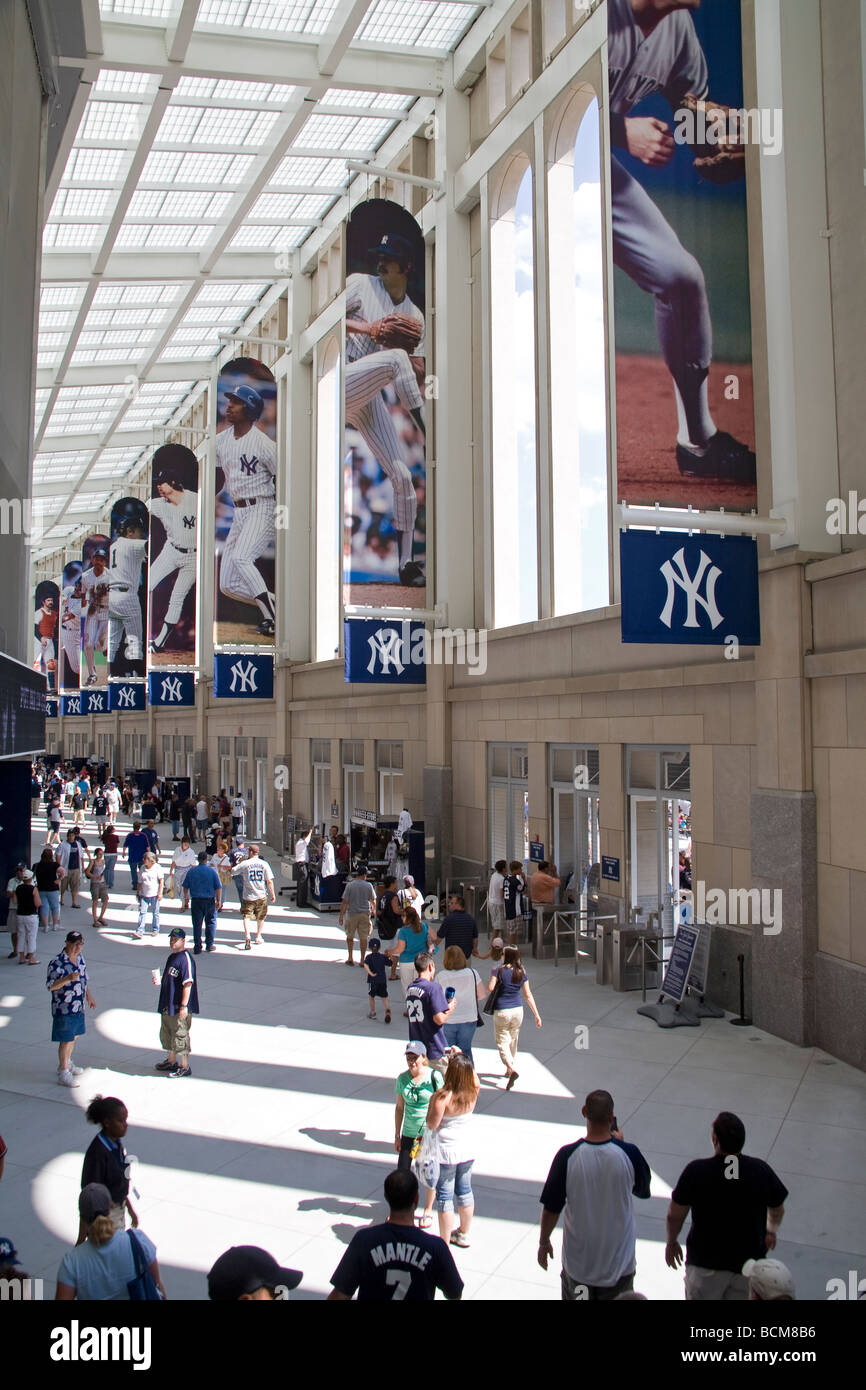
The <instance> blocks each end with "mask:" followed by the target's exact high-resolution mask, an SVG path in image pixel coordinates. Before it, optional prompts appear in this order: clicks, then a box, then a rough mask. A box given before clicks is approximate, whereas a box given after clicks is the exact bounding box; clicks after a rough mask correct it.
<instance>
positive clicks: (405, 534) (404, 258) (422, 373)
mask: <svg viewBox="0 0 866 1390" xmlns="http://www.w3.org/2000/svg"><path fill="white" fill-rule="evenodd" d="M426 300H427V296H426V289H425V251H424V240H423V237H422V235H421V228H420V227H419V225H418V223H417V222H416V220H415V218H414V217H413V216H412V215H411V213H409V212H407V211H406V209H405V208H403V207H401V206H400V205H399V203H393V202H390V201H388V200H386V199H383V198H373V199H371V200H369V201H368V202H364V203H359V205H358V206H357V207H356V208H355V210H354V212H353V213H352V216H351V217H350V218H349V222H348V225H347V227H346V361H345V367H344V370H343V383H344V388H343V389H344V400H345V422H346V423H345V447H344V450H343V456H344V474H343V476H344V497H343V505H344V528H343V597H344V602H346V603H362V604H386V605H388V606H389V607H397V608H424V607H426V603H427V594H426V586H427V578H426V549H427V547H426V535H427V512H426V505H425V498H426V436H427V399H428V395H432V394H433V392H432V382H433V378H432V377H431V378H429V384H430V389H429V390H428V377H427V362H426V357H427V343H426V320H425V315H426ZM319 438H320V441H321V438H322V433H321V430H319ZM334 467H335V469H336V468H337V467H338V463H337V460H336V459H335V460H334Z"/></svg>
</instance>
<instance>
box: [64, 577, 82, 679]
mask: <svg viewBox="0 0 866 1390" xmlns="http://www.w3.org/2000/svg"><path fill="white" fill-rule="evenodd" d="M83 592H84V590H83V589H82V587H81V561H80V560H70V561H69V564H67V565H64V566H63V582H62V588H61V592H60V689H61V691H62V693H63V694H69V695H71V694H74V693H75V692H76V691H78V690H79V689H80V688H81V598H82V594H83Z"/></svg>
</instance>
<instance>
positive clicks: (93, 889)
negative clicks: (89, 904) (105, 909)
mask: <svg viewBox="0 0 866 1390" xmlns="http://www.w3.org/2000/svg"><path fill="white" fill-rule="evenodd" d="M90 896H91V898H93V899H94V901H96V900H97V899H100V898H104V899H105V901H106V902H108V885H107V884H106V883H104V882H103V881H102V879H100V880H99V882H98V883H91V885H90Z"/></svg>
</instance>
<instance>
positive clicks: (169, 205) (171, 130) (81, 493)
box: [33, 0, 504, 558]
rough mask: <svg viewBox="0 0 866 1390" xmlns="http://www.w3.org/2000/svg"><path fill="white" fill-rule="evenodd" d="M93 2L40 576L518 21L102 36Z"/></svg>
mask: <svg viewBox="0 0 866 1390" xmlns="http://www.w3.org/2000/svg"><path fill="white" fill-rule="evenodd" d="M96 3H97V0H85V5H86V6H88V7H89V14H88V21H89V22H88V26H87V32H88V34H89V35H91V36H92V37H91V38H90V45H91V48H92V49H94V51H92V52H90V53H89V54H88V56H87V59H86V60H85V65H84V70H83V73H82V80H81V83H80V87H79V91H78V94H77V97H76V100H75V103H74V106H73V110H72V114H71V117H70V120H69V123H68V126H67V129H66V132H65V136H64V143H63V146H62V148H61V151H60V155H59V157H58V159H57V162H56V165H55V173H54V176H53V178H52V182H51V184H50V186H49V189H48V194H47V199H46V208H47V210H48V211H47V218H46V223H45V230H44V240H43V253H42V297H41V304H40V319H39V337H38V355H37V391H36V416H35V422H36V456H35V460H34V478H33V496H34V499H35V500H36V502H37V504H38V508H39V512H40V515H41V519H42V539H41V541H40V542H39V543H38V544H36V545H34V556H35V558H39V557H40V556H42V557H44V556H46V555H48V554H50V553H52V552H55V551H58V550H60V549H62V548H63V547H66V546H70V545H74V544H75V543H76V542H77V540H78V539H79V537H81V536H83V535H85V534H86V532H87V530H88V529H90V524H92V520H93V518H94V517H95V516H96V515H97V513H99V512H101V511H102V510H103V509H104V508H105V507H107V506H108V505H109V504H110V502H111V501H112V500H113V499H114V498H115V497H117V496H119V495H121V493H122V492H123V490H124V489H125V488H126V487H128V486H130V485H131V483H132V481H133V479H134V478H135V477H136V475H137V474H138V473H140V472H141V470H142V469H143V467H144V466H145V464H146V462H147V457H148V456H149V453H150V452H151V450H152V448H153V446H154V440H156V441H157V442H158V440H159V439H160V438H161V437H162V435H163V433H164V431H165V428H166V426H167V425H168V424H169V423H170V422H171V421H173V420H175V419H176V418H178V417H179V416H180V415H182V414H183V413H184V412H185V411H186V410H187V409H188V408H189V404H190V403H191V401H192V400H193V399H195V398H196V397H197V396H198V395H199V394H200V392H201V389H202V383H203V382H204V381H206V380H207V379H208V377H209V375H210V368H211V363H212V360H213V359H214V358H215V357H216V356H217V355H218V353H219V352H220V350H221V348H222V347H223V346H224V344H223V343H221V342H220V338H219V335H220V334H231V333H234V332H235V331H236V330H238V329H239V328H240V327H241V326H242V325H244V324H245V323H247V322H248V321H252V318H251V316H253V315H254V311H255V310H256V307H257V306H258V305H260V304H261V303H262V302H263V301H264V300H265V298H266V297H267V296H268V295H269V292H270V291H272V290H273V288H274V286H277V285H279V283H280V282H281V281H282V282H283V283H285V278H286V277H285V270H284V269H282V268H281V267H284V265H285V259H284V255H281V253H285V252H287V251H292V250H293V249H294V248H296V247H298V246H300V245H301V244H302V243H303V242H304V241H305V240H306V239H307V238H308V237H310V236H311V234H313V233H314V232H315V231H316V230H317V229H319V228H321V227H322V225H323V223H324V220H325V218H326V217H327V215H328V213H329V212H333V210H334V208H335V205H336V203H337V201H338V200H339V199H342V198H344V197H345V194H346V190H347V188H348V186H349V184H350V182H351V180H352V179H353V177H354V176H353V175H352V174H350V173H349V171H348V170H347V168H346V160H347V159H353V160H361V161H366V162H370V161H372V160H373V159H374V156H376V155H377V153H378V155H379V157H380V158H381V157H382V155H383V154H385V153H387V152H390V151H393V152H396V150H397V149H399V148H400V147H401V146H402V145H403V144H405V140H406V138H407V135H408V133H414V131H415V129H416V128H417V126H418V124H419V118H418V116H417V112H418V111H421V110H423V112H424V114H425V115H426V113H427V111H428V110H429V104H430V102H429V99H430V98H431V97H433V96H435V95H436V94H437V93H438V92H439V91H441V90H442V86H443V82H444V80H445V72H446V68H445V64H446V60H448V59H449V55H450V54H451V53H452V52H454V51H455V50H456V49H457V47H458V45H459V44H461V40H465V36H466V35H467V33H468V31H469V30H470V28H471V27H472V26H473V24H474V23H475V20H476V19H478V18H479V17H482V16H483V17H484V18H485V20H486V24H484V25H479V26H478V28H479V30H482V29H486V28H487V27H489V24H490V22H491V21H492V18H493V15H494V14H495V13H497V12H498V11H500V10H501V9H503V8H504V3H503V0H448V3H442V0H99V9H98V21H97V14H96ZM482 43H483V39H482ZM465 46H466V44H465V42H464V43H463V44H462V45H461V53H462V52H463V51H464V49H465ZM97 49H98V51H97ZM67 61H68V64H69V65H70V66H71V65H73V63H74V65H75V66H77V67H81V59H80V57H79V58H77V59H75V58H72V57H70V58H69V59H68V60H67ZM63 62H64V59H63V58H62V57H61V63H63ZM419 99H422V100H420V101H419ZM422 119H423V118H422ZM389 157H393V154H391V155H390V156H389ZM278 260H279V261H280V265H279V266H278V264H277V262H278ZM85 518H89V522H88V521H87V520H85Z"/></svg>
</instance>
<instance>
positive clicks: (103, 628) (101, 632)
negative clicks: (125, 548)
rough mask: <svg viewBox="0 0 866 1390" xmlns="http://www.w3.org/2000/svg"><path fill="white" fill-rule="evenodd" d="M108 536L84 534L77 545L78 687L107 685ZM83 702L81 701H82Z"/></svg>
mask: <svg viewBox="0 0 866 1390" xmlns="http://www.w3.org/2000/svg"><path fill="white" fill-rule="evenodd" d="M109 548H110V542H109V539H108V536H103V535H102V534H100V533H96V534H94V535H92V536H87V537H86V538H85V540H84V543H83V545H82V547H81V618H82V623H81V689H82V690H87V689H89V688H95V689H97V690H105V689H106V688H107V687H108V660H107V657H106V651H107V648H108V587H109V579H110V576H109V573H108V559H109ZM86 704H87V702H86V701H85V702H84V705H86Z"/></svg>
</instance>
